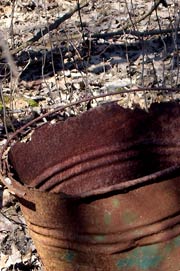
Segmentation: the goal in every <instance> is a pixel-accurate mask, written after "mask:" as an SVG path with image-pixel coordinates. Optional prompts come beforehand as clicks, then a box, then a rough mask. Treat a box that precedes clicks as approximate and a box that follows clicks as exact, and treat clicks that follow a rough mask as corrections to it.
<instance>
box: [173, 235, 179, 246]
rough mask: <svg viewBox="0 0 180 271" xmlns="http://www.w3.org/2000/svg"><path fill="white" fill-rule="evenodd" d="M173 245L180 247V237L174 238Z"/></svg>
mask: <svg viewBox="0 0 180 271" xmlns="http://www.w3.org/2000/svg"><path fill="white" fill-rule="evenodd" d="M173 243H174V245H175V246H176V247H180V236H178V237H176V238H174V240H173Z"/></svg>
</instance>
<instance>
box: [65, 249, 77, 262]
mask: <svg viewBox="0 0 180 271" xmlns="http://www.w3.org/2000/svg"><path fill="white" fill-rule="evenodd" d="M74 258H75V253H74V251H72V250H69V251H67V252H66V254H65V257H64V259H65V261H67V262H72V261H73V260H74Z"/></svg>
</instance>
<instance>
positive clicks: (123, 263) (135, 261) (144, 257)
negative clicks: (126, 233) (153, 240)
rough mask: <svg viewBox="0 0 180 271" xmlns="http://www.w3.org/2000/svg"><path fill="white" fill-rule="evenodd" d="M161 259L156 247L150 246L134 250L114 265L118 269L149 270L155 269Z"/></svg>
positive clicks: (159, 251)
mask: <svg viewBox="0 0 180 271" xmlns="http://www.w3.org/2000/svg"><path fill="white" fill-rule="evenodd" d="M126 255H127V254H126ZM162 259H163V257H162V255H161V250H160V249H159V247H158V245H150V246H144V247H139V248H136V249H134V250H133V251H132V252H130V253H129V254H128V255H127V257H125V258H124V259H120V260H118V261H117V263H116V265H117V267H118V269H121V268H125V267H126V268H136V269H138V270H149V269H150V268H156V267H157V266H158V265H159V264H160V263H161V261H162Z"/></svg>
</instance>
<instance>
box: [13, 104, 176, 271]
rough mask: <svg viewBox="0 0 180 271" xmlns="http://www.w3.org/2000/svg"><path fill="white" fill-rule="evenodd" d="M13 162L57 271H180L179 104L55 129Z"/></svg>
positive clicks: (90, 115)
mask: <svg viewBox="0 0 180 271" xmlns="http://www.w3.org/2000/svg"><path fill="white" fill-rule="evenodd" d="M9 161H10V164H11V165H12V166H13V168H14V172H15V175H14V178H16V181H15V180H14V179H13V178H11V176H10V175H9V177H10V178H11V182H12V186H13V187H14V188H15V189H16V188H17V189H18V190H21V191H22V195H23V196H19V200H20V202H21V206H22V210H23V213H24V215H25V217H26V221H27V224H28V228H29V231H30V234H31V236H32V238H33V240H34V242H35V245H36V247H37V250H38V252H39V254H40V256H41V258H42V261H43V263H44V265H45V267H46V270H47V271H50V270H54V271H76V270H79V271H86V270H88V271H95V270H99V271H118V270H120V271H121V270H123V271H137V270H147V271H152V270H153V271H162V270H163V271H177V270H179V269H180V260H179V251H180V105H179V103H175V102H174V103H164V104H155V105H152V106H151V108H150V109H149V112H145V111H143V110H141V109H135V110H130V109H124V108H122V107H120V106H119V105H117V104H116V103H109V104H106V105H103V106H100V107H97V108H96V109H93V110H90V111H88V112H86V113H83V114H82V115H81V116H79V117H74V118H72V119H69V120H67V121H65V122H59V123H57V124H55V125H52V124H45V125H44V126H42V127H40V128H38V129H36V131H35V132H34V134H33V135H32V138H31V141H29V142H27V143H23V142H19V143H16V144H15V145H14V146H12V147H11V149H10V152H9ZM19 195H20V194H19ZM178 268H179V269H178Z"/></svg>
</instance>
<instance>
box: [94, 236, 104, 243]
mask: <svg viewBox="0 0 180 271" xmlns="http://www.w3.org/2000/svg"><path fill="white" fill-rule="evenodd" d="M104 239H105V236H104V235H96V236H94V240H96V241H98V242H101V241H104Z"/></svg>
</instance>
